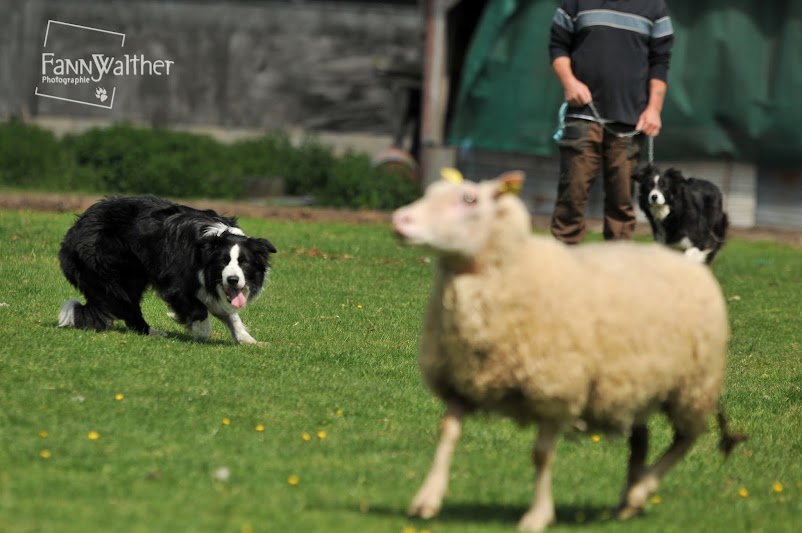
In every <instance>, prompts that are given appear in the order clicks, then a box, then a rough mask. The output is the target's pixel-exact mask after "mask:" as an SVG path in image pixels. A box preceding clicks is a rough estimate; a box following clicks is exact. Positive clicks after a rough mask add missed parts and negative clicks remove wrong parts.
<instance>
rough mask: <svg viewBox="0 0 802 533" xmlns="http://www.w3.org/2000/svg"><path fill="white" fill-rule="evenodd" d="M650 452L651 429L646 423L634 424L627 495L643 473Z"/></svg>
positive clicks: (631, 434)
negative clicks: (641, 424)
mask: <svg viewBox="0 0 802 533" xmlns="http://www.w3.org/2000/svg"><path fill="white" fill-rule="evenodd" d="M648 453H649V430H648V429H647V427H646V426H645V425H643V426H633V428H632V432H631V433H630V435H629V465H628V467H627V485H626V487H625V488H624V495H626V493H627V491H628V490H629V488H630V487H631V486H632V485H633V484H634V483H635V482H636V481H637V480H638V479H639V478H640V477H641V475H643V469H644V468H645V467H646V456H647V455H648Z"/></svg>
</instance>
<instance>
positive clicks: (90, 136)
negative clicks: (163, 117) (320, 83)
mask: <svg viewBox="0 0 802 533" xmlns="http://www.w3.org/2000/svg"><path fill="white" fill-rule="evenodd" d="M265 178H267V179H270V178H273V179H275V178H281V179H282V180H283V182H284V189H285V191H286V193H287V194H289V195H306V196H312V197H313V198H314V202H315V203H316V204H318V205H326V206H335V207H349V208H371V209H393V208H395V207H398V206H399V205H402V204H405V203H408V202H409V201H410V200H412V199H413V198H415V197H416V196H418V193H419V190H418V186H417V185H416V184H414V183H412V182H411V181H409V180H408V179H407V178H404V177H403V176H401V175H397V174H394V173H391V172H385V171H379V170H377V169H374V168H373V167H372V166H371V163H370V160H369V158H368V157H367V156H366V155H363V154H354V153H348V154H345V155H344V156H341V157H338V156H336V155H335V154H334V152H333V150H332V149H331V148H329V147H327V146H324V145H322V144H320V143H319V142H317V141H316V140H315V139H314V138H312V137H307V138H304V139H303V140H302V141H301V142H300V143H299V144H298V145H297V146H295V145H294V144H293V143H292V141H291V140H290V138H289V137H288V136H287V135H286V134H284V133H281V132H278V133H268V134H265V135H264V136H262V137H259V138H257V139H248V140H243V141H238V142H235V143H233V144H223V143H220V142H218V141H216V140H214V139H212V138H211V137H208V136H204V135H195V134H191V133H185V132H178V131H172V130H166V129H145V128H137V127H133V126H131V125H128V124H116V125H113V126H110V127H106V128H95V129H91V130H88V131H86V132H84V133H81V134H77V135H68V136H66V137H64V138H63V139H62V140H59V139H57V138H56V136H55V135H53V134H52V133H50V132H49V131H46V130H44V129H42V128H39V127H36V126H32V125H27V124H24V123H21V122H18V121H12V122H8V123H5V124H0V186H4V187H13V188H22V189H38V190H42V189H50V190H54V191H83V192H93V193H101V194H154V195H159V196H172V197H185V198H191V197H196V198H197V197H208V198H231V199H237V198H243V197H244V196H245V195H246V189H247V185H248V182H249V181H250V180H253V179H265Z"/></svg>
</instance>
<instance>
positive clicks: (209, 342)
mask: <svg viewBox="0 0 802 533" xmlns="http://www.w3.org/2000/svg"><path fill="white" fill-rule="evenodd" d="M43 326H44V327H45V328H48V329H49V328H52V329H56V330H59V329H63V330H65V331H83V332H88V333H96V334H98V335H105V334H107V333H115V334H116V333H119V334H121V335H123V336H132V337H137V338H152V339H153V342H159V341H169V340H177V341H181V342H186V343H189V344H201V345H205V346H237V345H236V344H235V343H234V342H233V341H232V340H231V339H230V338H229V337H228V336H226V337H225V338H223V339H218V338H212V337H210V338H208V339H206V340H204V341H199V340H196V339H195V338H193V337H192V335H190V334H189V333H186V332H183V331H179V332H175V331H165V332H163V335H140V334H139V333H137V332H136V331H134V330H131V329H128V328H127V327H125V326H123V325H122V324H113V325H112V326H109V327H108V329H105V330H102V331H96V330H93V329H77V328H73V327H59V325H58V322H55V321H54V322H50V323H46V324H43ZM159 331H161V330H159Z"/></svg>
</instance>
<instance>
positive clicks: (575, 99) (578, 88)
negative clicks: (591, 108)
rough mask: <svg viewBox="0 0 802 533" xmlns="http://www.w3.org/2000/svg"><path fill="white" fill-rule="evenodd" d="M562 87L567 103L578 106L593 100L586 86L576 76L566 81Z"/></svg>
mask: <svg viewBox="0 0 802 533" xmlns="http://www.w3.org/2000/svg"><path fill="white" fill-rule="evenodd" d="M563 89H564V90H565V101H566V102H568V104H569V105H572V106H575V107H579V106H583V105H587V104H589V103H590V101H591V100H593V95H592V94H591V92H590V89H588V86H587V85H585V84H584V83H582V82H581V81H579V80H578V79H576V78H574V79H573V80H570V81H568V82H566V84H565V86H564V87H563Z"/></svg>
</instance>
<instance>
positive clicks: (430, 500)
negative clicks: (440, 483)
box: [407, 484, 444, 519]
mask: <svg viewBox="0 0 802 533" xmlns="http://www.w3.org/2000/svg"><path fill="white" fill-rule="evenodd" d="M443 492H444V491H441V490H439V487H432V486H430V485H429V484H425V485H424V486H423V487H421V489H420V490H419V491H418V493H417V494H416V495H415V497H414V498H413V499H412V503H411V504H410V505H409V509H408V510H407V514H408V515H409V516H419V517H421V518H425V519H429V518H434V517H435V516H437V514H438V513H439V512H440V507H441V506H442V504H443Z"/></svg>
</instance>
